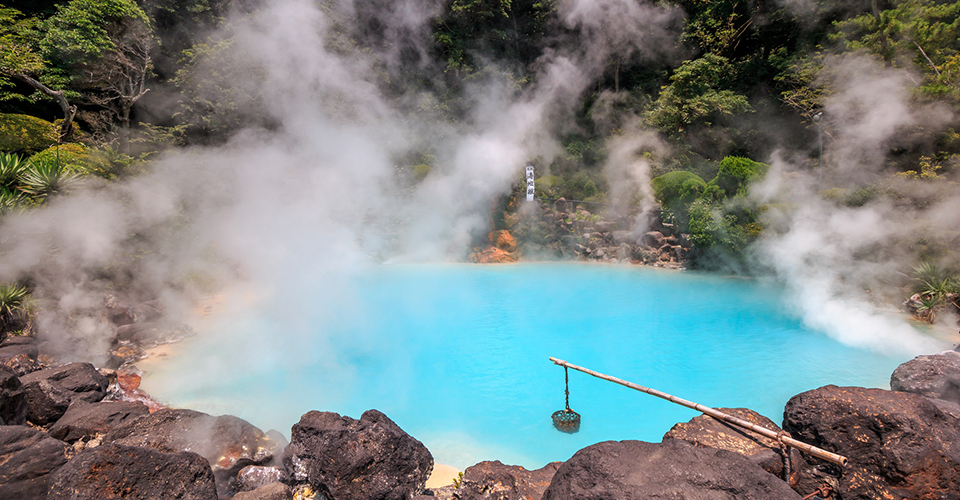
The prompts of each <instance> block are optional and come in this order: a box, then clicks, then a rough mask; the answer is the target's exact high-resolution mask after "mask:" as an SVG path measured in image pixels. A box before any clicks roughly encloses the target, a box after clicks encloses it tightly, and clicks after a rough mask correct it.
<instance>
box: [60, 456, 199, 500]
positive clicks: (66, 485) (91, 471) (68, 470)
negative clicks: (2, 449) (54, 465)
mask: <svg viewBox="0 0 960 500" xmlns="http://www.w3.org/2000/svg"><path fill="white" fill-rule="evenodd" d="M46 498H47V500H68V499H69V500H103V499H110V498H124V499H130V500H139V499H142V500H154V499H158V498H163V499H180V500H217V490H216V486H215V485H214V481H213V473H212V472H211V470H210V464H208V463H207V461H206V460H204V458H203V457H201V456H200V455H197V454H196V453H190V452H181V453H163V452H160V451H156V450H151V449H148V448H138V447H134V446H120V445H115V444H105V445H102V446H98V447H96V448H88V449H86V450H83V451H82V452H80V453H78V454H77V456H75V457H73V459H71V460H70V461H69V462H67V463H66V465H64V466H63V467H61V468H60V470H58V471H57V472H56V474H54V476H53V480H52V481H51V484H50V492H49V493H48V494H47V497H46Z"/></svg>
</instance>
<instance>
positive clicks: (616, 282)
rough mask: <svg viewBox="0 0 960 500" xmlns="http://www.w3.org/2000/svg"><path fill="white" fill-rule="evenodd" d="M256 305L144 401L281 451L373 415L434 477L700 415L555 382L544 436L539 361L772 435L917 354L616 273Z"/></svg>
mask: <svg viewBox="0 0 960 500" xmlns="http://www.w3.org/2000/svg"><path fill="white" fill-rule="evenodd" d="M270 296H271V297H272V298H271V299H269V300H261V301H260V302H258V303H257V305H256V306H255V307H242V306H241V307H237V308H234V309H233V310H231V311H224V312H223V313H221V314H219V315H215V316H214V318H213V319H210V320H204V321H205V323H203V324H202V325H201V326H200V329H201V334H200V335H198V336H197V337H194V338H192V339H189V340H187V341H185V342H183V343H182V344H181V345H180V346H178V348H177V351H178V354H177V355H175V356H172V357H171V359H169V360H166V361H163V362H162V363H153V364H152V365H151V368H149V372H148V373H147V374H146V376H145V377H144V382H143V388H144V389H145V390H147V391H148V392H149V393H151V394H153V395H154V396H155V397H157V398H159V399H161V400H164V401H166V402H168V403H170V404H173V405H175V406H178V407H187V408H192V409H196V410H200V411H205V412H208V413H212V414H224V413H229V414H233V415H237V416H240V417H242V418H245V419H247V420H249V421H250V422H251V423H253V424H255V425H257V426H258V427H260V428H262V429H264V430H268V429H277V430H279V431H281V432H283V433H284V434H286V435H287V436H288V437H289V432H290V426H291V425H293V424H294V423H296V422H297V421H298V420H299V418H300V415H302V414H303V413H305V412H307V411H309V410H313V409H318V410H326V411H334V412H337V413H340V414H345V415H349V416H351V417H354V418H359V417H360V415H361V414H362V413H363V411H365V410H367V409H370V408H376V409H379V410H380V411H383V412H384V413H386V414H387V415H388V416H389V417H390V418H392V419H393V420H394V421H396V422H397V423H398V424H399V425H400V426H401V427H402V428H403V429H404V430H406V431H407V432H409V433H410V434H412V435H413V436H414V437H416V438H417V439H419V440H421V441H422V442H423V443H424V444H426V445H427V447H428V448H429V449H430V451H431V452H432V453H433V455H434V459H435V460H436V461H437V462H438V463H445V464H449V465H453V466H456V467H458V468H461V469H462V468H464V467H466V466H469V465H472V464H474V463H476V462H479V461H481V460H494V459H496V460H501V461H503V462H504V463H510V464H517V465H523V466H525V467H527V468H530V469H533V468H539V467H541V466H543V465H544V464H546V463H547V462H550V461H555V460H566V459H567V458H569V457H570V456H571V455H572V454H573V453H574V452H575V451H576V450H578V449H580V448H582V447H584V446H587V445H589V444H592V443H595V442H598V441H604V440H611V439H612V440H622V439H640V440H645V441H659V440H660V439H661V437H662V436H663V434H664V433H665V432H667V431H668V430H669V429H670V427H671V426H672V425H673V424H674V423H676V422H681V421H686V420H689V419H690V418H692V417H694V416H696V415H697V414H698V413H697V412H695V411H693V410H689V409H686V408H683V407H680V406H677V405H674V404H672V403H669V402H666V401H663V400H660V399H657V398H654V397H652V396H648V395H646V394H642V393H639V392H636V391H632V390H630V389H627V388H625V387H622V386H619V385H615V384H612V383H610V382H605V381H602V380H599V379H596V378H593V377H590V376H588V375H585V374H582V373H579V372H575V371H572V370H571V371H570V392H571V394H570V406H571V407H572V408H573V409H574V410H576V411H577V412H579V413H580V414H581V415H582V416H583V420H582V425H581V429H580V432H579V433H576V434H573V435H569V434H564V433H561V432H558V431H557V430H555V429H554V428H553V426H552V425H551V420H550V415H551V414H552V413H553V412H554V411H556V410H559V409H562V408H563V405H564V401H563V396H564V395H563V388H564V386H563V376H564V373H563V368H561V367H559V366H556V365H554V364H553V363H551V362H550V361H549V360H548V359H547V358H548V357H550V356H554V357H558V358H560V359H564V360H567V361H569V362H571V363H574V364H578V365H581V366H585V367H587V368H591V369H593V370H596V371H599V372H602V373H607V374H610V375H613V376H615V377H619V378H622V379H626V380H629V381H631V382H635V383H638V384H641V385H645V386H648V387H653V388H655V389H659V390H661V391H664V392H667V393H671V394H674V395H676V396H679V397H681V398H685V399H688V400H692V401H695V402H698V403H701V404H705V405H708V406H714V407H741V406H742V407H748V408H752V409H754V410H756V411H758V412H760V413H761V414H763V415H766V416H767V417H769V418H771V419H772V420H773V421H774V422H777V423H779V422H780V421H781V420H782V414H783V405H784V403H786V401H787V400H788V399H789V398H790V397H791V396H793V395H794V394H797V393H800V392H802V391H806V390H809V389H813V388H816V387H820V386H822V385H826V384H836V385H858V386H866V387H884V388H886V387H888V384H889V377H890V374H891V373H892V371H893V370H894V368H896V367H897V365H898V364H900V363H902V362H904V361H906V360H908V359H910V358H911V357H912V356H913V355H915V354H916V353H906V352H905V353H902V354H901V355H894V356H889V355H882V354H878V353H876V352H873V351H871V350H864V349H857V348H852V347H848V346H845V345H843V344H841V343H838V342H836V341H834V340H832V339H830V338H829V337H827V336H826V335H824V334H822V333H819V332H817V331H811V330H808V329H806V328H805V327H804V326H803V325H802V322H801V320H800V319H799V318H797V317H795V316H793V315H791V314H790V313H789V312H788V311H787V308H786V307H785V301H784V298H783V296H782V294H781V293H780V291H779V290H777V289H776V288H773V287H770V286H765V285H762V284H759V283H757V282H754V281H748V280H739V279H731V278H724V277H718V276H713V275H709V274H699V273H693V272H684V273H679V272H671V271H663V270H657V269H650V268H641V267H632V266H608V265H581V264H523V265H504V266H478V265H435V266H434V265H431V266H399V265H397V266H393V265H385V266H379V267H374V268H370V269H367V270H366V271H364V272H360V273H358V274H355V275H351V276H349V277H341V278H340V279H336V280H328V281H324V282H318V283H315V284H312V285H308V286H305V287H301V288H296V287H290V288H288V289H284V290H281V291H275V292H274V293H273V294H271V295H270ZM234 302H242V301H234Z"/></svg>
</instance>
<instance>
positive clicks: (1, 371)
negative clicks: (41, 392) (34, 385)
mask: <svg viewBox="0 0 960 500" xmlns="http://www.w3.org/2000/svg"><path fill="white" fill-rule="evenodd" d="M20 387H21V384H20V379H18V378H17V376H16V374H14V373H13V372H12V371H10V370H7V369H6V368H3V367H0V425H22V424H24V423H26V421H27V394H26V393H25V392H23V390H22V389H21V388H20Z"/></svg>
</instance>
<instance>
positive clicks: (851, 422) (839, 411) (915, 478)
mask: <svg viewBox="0 0 960 500" xmlns="http://www.w3.org/2000/svg"><path fill="white" fill-rule="evenodd" d="M783 427H784V429H785V430H787V431H788V432H790V433H791V434H792V435H793V437H794V438H796V439H799V440H800V441H804V442H807V443H809V444H812V445H814V446H819V447H821V448H824V449H826V450H828V451H833V452H835V453H839V454H841V455H844V456H846V457H848V458H849V459H850V463H849V464H848V465H847V467H845V468H843V469H842V470H840V469H838V468H833V467H830V466H827V465H824V463H823V462H821V461H819V460H818V459H816V458H812V457H810V456H809V455H807V456H805V459H806V461H807V462H808V465H809V466H810V468H811V469H810V470H813V471H814V472H820V473H822V472H823V471H827V472H832V473H833V474H835V475H836V476H838V478H839V494H840V496H841V498H843V500H867V499H878V498H879V499H886V498H896V499H933V498H936V499H944V500H957V499H960V488H958V487H957V485H958V484H960V426H958V425H957V420H956V419H955V418H953V417H951V416H949V415H947V414H945V413H944V412H943V411H941V410H940V409H939V408H937V406H936V405H935V404H934V403H933V402H932V401H931V400H930V399H927V398H925V397H923V396H918V395H916V394H910V393H906V392H895V391H885V390H882V389H864V388H860V387H837V386H834V385H828V386H825V387H821V388H819V389H815V390H812V391H807V392H804V393H801V394H798V395H796V396H794V397H793V398H791V399H790V401H788V402H787V405H786V407H785V409H784V415H783ZM815 486H816V485H814V484H808V485H805V484H804V481H803V480H801V483H800V485H799V490H800V491H806V490H810V489H812V488H813V487H815Z"/></svg>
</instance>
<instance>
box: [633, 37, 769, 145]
mask: <svg viewBox="0 0 960 500" xmlns="http://www.w3.org/2000/svg"><path fill="white" fill-rule="evenodd" d="M732 73H733V66H732V65H731V64H730V62H729V61H728V60H727V59H726V58H725V57H722V56H718V55H716V54H704V56H703V57H700V58H698V59H693V60H689V61H685V62H684V63H683V64H681V65H680V67H678V68H677V69H676V71H674V73H673V75H672V76H671V77H670V85H667V86H665V87H663V88H662V89H661V91H660V96H659V97H658V98H657V100H656V102H654V103H653V107H652V109H650V111H648V112H647V115H646V118H647V121H649V122H650V123H651V124H652V125H654V126H656V127H657V128H659V129H660V130H662V131H663V132H665V133H667V134H671V135H673V134H678V133H680V132H683V131H684V130H685V129H686V128H687V127H688V126H690V125H691V124H694V123H704V124H706V125H710V124H711V120H713V119H714V118H715V117H717V116H719V115H722V114H725V115H734V114H738V113H745V112H749V111H753V108H752V107H751V106H750V103H749V102H748V101H747V98H746V96H744V95H741V94H738V93H736V92H734V91H732V90H729V86H730V85H731V83H732V82H731V78H732V76H731V75H732Z"/></svg>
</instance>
